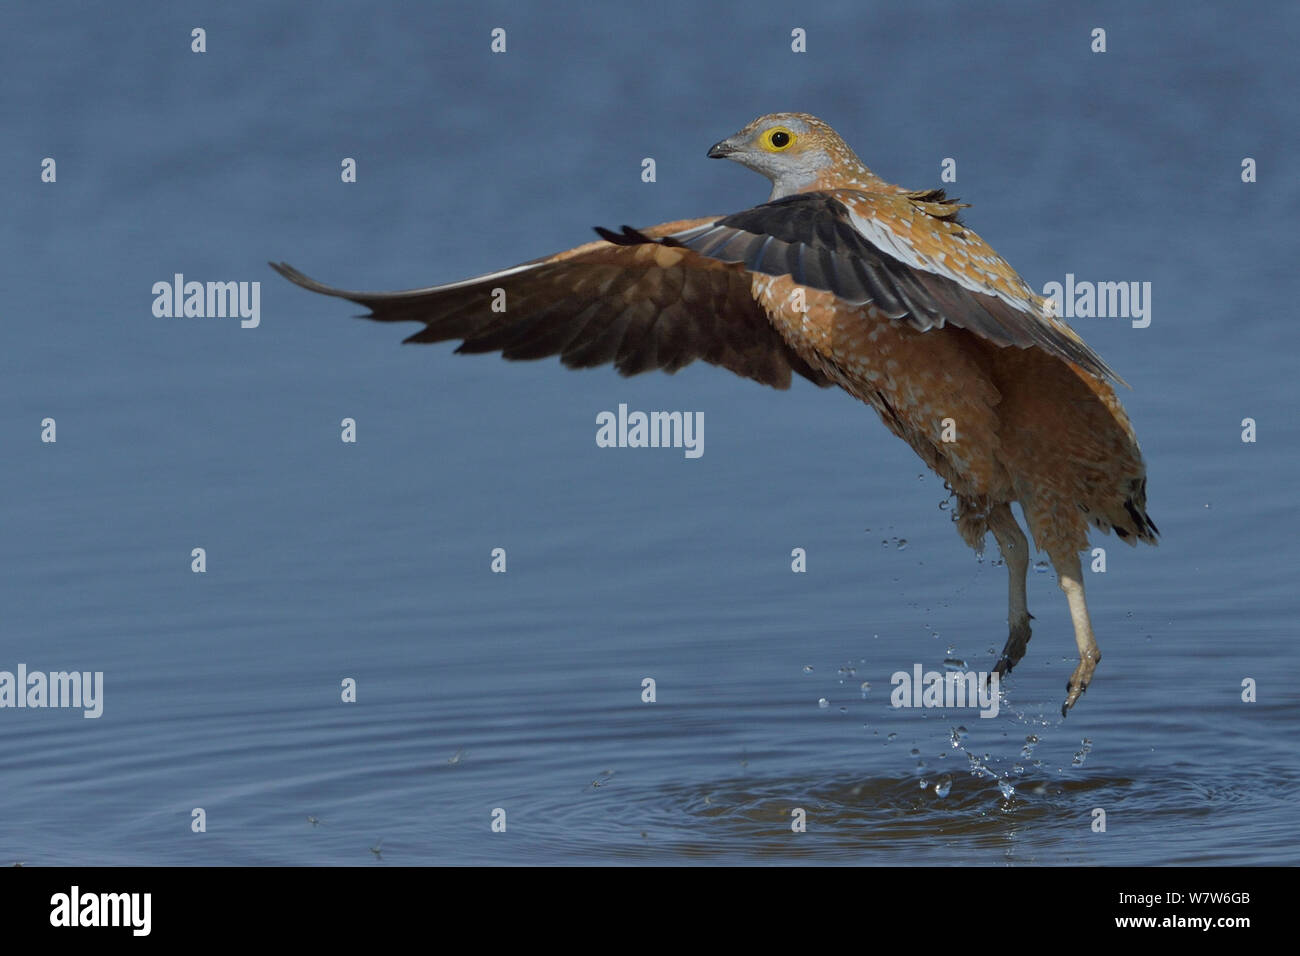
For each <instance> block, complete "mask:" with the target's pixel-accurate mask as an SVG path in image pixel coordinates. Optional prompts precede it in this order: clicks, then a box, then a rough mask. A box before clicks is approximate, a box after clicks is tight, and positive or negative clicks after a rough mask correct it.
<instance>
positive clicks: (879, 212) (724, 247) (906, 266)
mask: <svg viewBox="0 0 1300 956" xmlns="http://www.w3.org/2000/svg"><path fill="white" fill-rule="evenodd" d="M936 205H937V204H935V203H932V202H925V201H923V200H920V199H917V198H916V197H913V196H909V195H907V194H905V193H902V194H897V195H895V194H885V193H867V192H860V191H858V190H851V189H836V190H829V191H825V192H809V193H799V194H796V195H793V196H787V197H785V198H782V199H777V200H774V201H772V202H769V203H764V204H763V205H761V206H756V207H754V208H753V209H747V210H745V211H744V212H739V213H736V214H735V215H732V216H727V217H725V218H723V219H718V220H715V221H712V222H707V223H702V224H700V225H695V226H690V227H688V228H685V229H683V230H681V231H679V232H676V233H672V234H669V235H659V236H651V235H650V234H648V233H646V234H644V235H642V234H639V233H636V232H635V231H629V230H626V229H625V233H626V236H627V238H626V239H625V240H624V241H629V242H634V241H640V242H648V243H655V244H659V245H662V246H665V247H669V248H671V247H683V248H686V249H690V250H692V251H694V252H697V253H699V254H700V255H702V256H707V257H709V258H712V259H717V260H718V261H720V262H726V263H736V264H739V265H743V266H744V268H746V269H748V270H750V271H751V272H761V273H764V274H766V275H773V276H783V275H788V276H791V277H792V278H793V279H794V281H796V282H798V283H800V284H801V285H806V286H809V287H811V288H815V289H822V290H825V291H827V292H832V293H834V294H835V295H836V296H838V297H839V298H841V299H843V300H844V301H846V302H849V303H852V304H859V305H860V304H864V303H871V304H872V305H874V306H875V307H876V308H878V309H879V310H880V311H882V312H884V313H885V314H886V315H888V316H890V317H891V318H895V319H898V320H899V321H903V322H906V323H907V324H908V325H911V326H912V327H913V328H916V329H918V330H920V331H923V332H924V331H927V330H929V329H935V328H942V327H943V326H944V325H955V326H957V327H959V328H963V329H966V330H967V331H969V332H973V333H975V334H976V335H978V336H980V337H981V338H984V339H987V340H988V341H990V342H993V343H995V344H997V345H1000V346H1012V345H1014V346H1017V347H1019V348H1031V347H1034V348H1041V349H1045V350H1047V351H1048V352H1051V353H1052V354H1054V355H1056V356H1057V357H1059V358H1062V359H1065V360H1066V361H1068V362H1073V363H1074V364H1076V365H1078V366H1080V367H1081V368H1083V369H1084V370H1085V371H1087V372H1089V373H1091V374H1092V375H1095V376H1097V377H1098V378H1101V379H1103V380H1105V379H1108V378H1109V379H1113V380H1115V381H1122V380H1121V379H1120V378H1119V376H1118V375H1116V374H1115V373H1114V372H1113V371H1111V369H1110V367H1109V366H1107V365H1106V363H1105V362H1104V361H1103V360H1102V359H1101V357H1100V356H1099V355H1097V353H1096V352H1094V351H1093V350H1092V349H1091V348H1089V347H1088V345H1087V343H1085V342H1084V341H1083V339H1081V338H1080V337H1079V336H1078V335H1077V334H1076V333H1075V332H1074V330H1073V329H1071V328H1070V327H1069V326H1068V325H1066V324H1065V323H1064V322H1062V321H1060V320H1059V319H1057V318H1055V317H1054V316H1052V315H1051V313H1050V312H1049V311H1048V309H1047V307H1046V304H1045V300H1044V299H1042V298H1040V297H1039V296H1037V295H1035V294H1034V292H1033V291H1032V290H1031V289H1030V288H1029V287H1028V286H1027V285H1026V284H1025V282H1024V280H1022V279H1021V278H1020V276H1018V275H1017V274H1016V272H1015V270H1013V269H1012V268H1011V267H1010V266H1009V265H1007V263H1006V262H1005V261H1004V260H1003V259H1002V258H1001V257H1000V256H999V255H998V254H997V253H996V252H994V251H993V250H992V249H991V248H990V247H989V246H988V244H987V243H985V242H984V240H983V239H981V238H980V237H979V236H977V235H976V234H975V233H974V232H972V231H971V230H970V229H967V228H966V227H965V226H963V225H962V224H961V223H960V222H958V221H957V220H956V217H955V215H954V213H955V209H949V208H945V209H939V210H938V212H939V213H940V214H939V215H936V214H935V211H936V210H935V207H936Z"/></svg>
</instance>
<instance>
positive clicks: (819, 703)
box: [817, 697, 831, 710]
mask: <svg viewBox="0 0 1300 956" xmlns="http://www.w3.org/2000/svg"><path fill="white" fill-rule="evenodd" d="M830 705H831V702H830V701H829V700H827V699H826V698H825V697H819V698H818V699H817V706H818V707H820V708H821V709H822V710H825V709H826V708H827V707H829V706H830Z"/></svg>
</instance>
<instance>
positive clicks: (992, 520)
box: [989, 504, 1031, 679]
mask: <svg viewBox="0 0 1300 956" xmlns="http://www.w3.org/2000/svg"><path fill="white" fill-rule="evenodd" d="M989 530H990V531H992V532H993V537H994V538H996V539H997V542H998V549H999V550H1000V551H1001V552H1002V560H1003V561H1005V562H1006V565H1007V624H1008V625H1009V626H1010V628H1011V633H1010V635H1009V636H1008V637H1007V643H1006V646H1005V647H1003V648H1002V656H1001V657H999V658H998V662H997V664H996V665H995V666H994V668H993V672H994V673H995V674H997V675H998V678H999V679H1001V678H1003V677H1005V676H1006V675H1007V674H1010V673H1011V668H1013V667H1015V666H1016V665H1017V664H1019V663H1020V658H1022V657H1024V656H1025V650H1026V649H1027V648H1028V647H1029V638H1030V631H1029V619H1030V617H1031V615H1030V613H1029V604H1028V601H1027V599H1026V597H1025V576H1026V575H1027V574H1028V572H1029V542H1028V540H1026V538H1025V533H1024V532H1023V531H1021V530H1020V525H1019V524H1017V522H1016V516H1015V515H1014V514H1012V513H1011V506H1010V505H1005V504H1002V505H997V506H996V507H994V508H993V510H991V511H990V512H989Z"/></svg>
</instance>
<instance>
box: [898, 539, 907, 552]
mask: <svg viewBox="0 0 1300 956" xmlns="http://www.w3.org/2000/svg"><path fill="white" fill-rule="evenodd" d="M906 547H907V539H906V538H899V539H898V550H899V551H902V550H903V549H905V548H906Z"/></svg>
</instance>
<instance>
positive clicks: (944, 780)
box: [934, 773, 952, 800]
mask: <svg viewBox="0 0 1300 956" xmlns="http://www.w3.org/2000/svg"><path fill="white" fill-rule="evenodd" d="M951 790H952V777H950V776H948V775H947V774H946V773H945V774H944V775H943V776H942V777H940V778H939V782H938V783H936V784H935V785H934V793H935V796H937V797H938V798H939V799H940V800H942V799H943V798H944V797H946V796H948V794H949V792H950V791H951Z"/></svg>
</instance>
